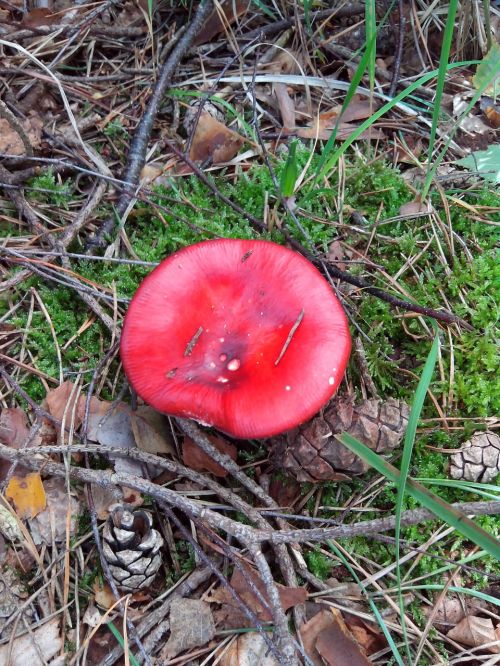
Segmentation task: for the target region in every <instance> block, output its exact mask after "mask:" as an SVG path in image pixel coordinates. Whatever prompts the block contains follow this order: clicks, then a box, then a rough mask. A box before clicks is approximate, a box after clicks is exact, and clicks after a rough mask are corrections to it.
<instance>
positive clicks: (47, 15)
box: [21, 7, 61, 28]
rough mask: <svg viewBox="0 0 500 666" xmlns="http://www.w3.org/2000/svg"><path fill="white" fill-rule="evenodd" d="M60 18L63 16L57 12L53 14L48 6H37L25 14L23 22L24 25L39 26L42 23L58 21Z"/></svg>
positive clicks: (49, 23) (48, 23)
mask: <svg viewBox="0 0 500 666" xmlns="http://www.w3.org/2000/svg"><path fill="white" fill-rule="evenodd" d="M60 20H61V17H60V16H58V15H57V14H53V13H52V12H51V10H50V9H49V8H48V7H35V8H34V9H32V10H31V11H29V12H26V14H24V16H23V18H22V20H21V23H22V24H23V26H29V27H32V28H39V27H41V26H42V25H51V24H52V23H58V22H59V21H60Z"/></svg>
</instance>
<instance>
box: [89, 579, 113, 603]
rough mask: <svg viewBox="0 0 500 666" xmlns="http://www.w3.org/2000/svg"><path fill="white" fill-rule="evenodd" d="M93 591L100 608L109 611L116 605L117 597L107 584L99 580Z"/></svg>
mask: <svg viewBox="0 0 500 666" xmlns="http://www.w3.org/2000/svg"><path fill="white" fill-rule="evenodd" d="M92 591H93V593H94V600H95V602H96V604H97V605H98V606H99V607H100V608H104V609H105V610H108V608H111V606H113V604H115V603H116V599H115V595H114V594H113V591H112V590H111V588H110V587H109V585H108V584H107V583H102V584H101V582H100V581H99V580H95V581H94V583H93V585H92Z"/></svg>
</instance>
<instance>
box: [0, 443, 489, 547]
mask: <svg viewBox="0 0 500 666" xmlns="http://www.w3.org/2000/svg"><path fill="white" fill-rule="evenodd" d="M56 449H57V450H58V452H63V451H68V452H74V453H78V452H83V451H88V452H92V453H95V454H96V455H102V453H103V448H102V446H79V445H72V446H71V447H52V446H47V447H45V446H43V447H32V448H30V449H28V450H25V451H22V450H16V449H11V448H10V447H9V446H6V445H5V444H0V458H3V459H5V460H10V461H11V462H14V461H15V460H18V461H20V462H22V464H23V465H24V466H26V467H29V468H30V469H33V470H39V469H42V468H43V470H44V472H45V473H46V474H49V475H54V476H62V477H65V475H66V474H67V469H66V467H65V466H64V465H63V464H61V463H56V462H54V461H52V460H50V459H49V458H42V456H43V454H44V453H50V452H51V451H53V450H56ZM106 452H109V453H110V454H112V455H113V456H120V457H125V458H126V457H129V456H130V457H131V458H132V459H135V458H136V457H137V452H134V451H133V450H131V449H127V450H124V449H117V448H107V449H106ZM139 453H140V459H141V460H144V461H147V462H148V463H151V464H154V465H158V466H159V467H162V466H164V465H165V464H166V463H168V461H166V460H165V459H163V458H160V457H159V456H155V455H153V454H150V453H149V454H147V453H144V452H139ZM34 454H36V456H37V457H35V455H34ZM38 456H39V457H38ZM69 476H70V477H71V478H73V479H75V480H77V481H81V482H83V483H95V484H97V485H99V486H102V487H110V486H113V485H119V486H127V487H129V488H132V489H134V490H138V491H139V492H141V493H145V494H147V495H150V496H151V497H153V498H155V499H157V500H158V501H162V502H166V503H167V504H168V505H169V506H171V507H174V508H177V509H180V510H181V511H184V512H185V513H187V514H192V515H193V516H195V517H197V518H201V519H203V520H204V521H205V522H206V523H207V524H208V525H210V526H211V527H213V528H214V529H222V530H224V531H225V532H227V533H228V534H230V535H231V536H233V537H235V538H236V539H238V540H239V541H240V542H241V543H242V544H243V545H245V546H247V547H248V545H249V544H252V543H253V544H259V543H264V542H268V543H270V544H287V543H304V542H306V541H313V542H318V543H321V542H324V541H326V540H329V539H345V538H351V537H353V536H360V535H365V536H368V535H372V534H380V533H381V532H389V531H391V530H393V529H394V527H395V525H396V517H395V516H387V517H385V518H375V519H373V520H366V521H361V522H358V523H355V524H353V525H337V526H334V527H318V528H311V529H299V530H272V529H271V528H268V529H267V530H261V529H254V528H252V527H249V526H248V525H243V524H242V523H239V522H237V521H234V520H232V519H231V518H226V517H225V516H221V515H219V514H218V513H217V512H216V511H215V510H213V509H208V508H206V506H204V505H202V504H200V503H199V502H197V501H196V500H193V499H190V498H188V497H183V496H182V495H180V494H179V493H177V492H175V491H173V490H170V489H169V488H165V487H162V486H158V485H157V484H155V483H152V482H151V481H148V480H147V479H144V478H142V477H138V476H133V475H132V474H123V473H117V472H114V473H113V472H112V471H109V470H94V469H85V468H82V467H71V468H70V470H69ZM451 506H452V507H453V509H455V510H457V511H460V512H461V513H462V514H464V515H472V516H481V515H482V516H485V515H497V514H500V500H492V501H490V502H463V503H459V502H458V503H455V504H451ZM429 520H438V519H437V518H436V516H435V515H434V514H433V513H432V512H431V511H429V510H428V509H410V510H408V511H404V512H403V513H402V515H401V526H402V527H408V526H410V525H418V524H419V523H421V522H425V521H429Z"/></svg>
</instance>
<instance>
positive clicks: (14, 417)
mask: <svg viewBox="0 0 500 666" xmlns="http://www.w3.org/2000/svg"><path fill="white" fill-rule="evenodd" d="M28 437H29V423H28V417H27V416H26V414H25V413H24V412H23V410H22V409H20V408H19V407H6V408H5V409H2V413H1V414H0V442H1V443H2V444H5V445H6V446H10V447H11V448H12V449H21V448H23V446H24V445H25V444H26V442H27V440H28ZM37 443H38V442H33V445H36V444H37ZM10 467H11V463H10V462H9V461H8V460H1V459H0V481H5V479H6V478H7V474H8V473H9V469H10ZM16 474H17V476H18V477H22V476H23V475H25V474H28V469H27V468H26V467H23V466H22V465H17V467H16Z"/></svg>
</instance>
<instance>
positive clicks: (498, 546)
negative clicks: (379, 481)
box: [338, 433, 500, 560]
mask: <svg viewBox="0 0 500 666" xmlns="http://www.w3.org/2000/svg"><path fill="white" fill-rule="evenodd" d="M338 439H339V441H341V442H342V444H344V445H345V446H347V448H348V449H350V450H351V451H353V452H354V453H355V454H356V455H358V456H359V457H360V458H362V459H363V460H364V461H365V462H367V463H368V464H369V465H370V466H371V467H373V468H374V469H376V470H377V472H379V473H380V474H383V475H384V476H385V477H386V478H387V479H389V481H392V483H397V482H398V480H399V477H400V472H399V470H398V469H397V468H396V467H394V465H391V463H390V462H388V461H387V460H384V458H382V456H379V455H378V454H377V453H375V452H374V451H372V450H371V449H369V448H368V447H367V446H366V445H365V444H362V443H361V442H360V441H359V440H357V439H356V438H355V437H353V436H352V435H349V434H348V433H343V434H342V435H340V436H339V437H338ZM405 490H406V492H407V493H408V495H410V496H411V497H413V498H414V499H416V500H417V501H418V502H420V504H422V506H424V507H425V508H426V509H429V511H432V513H433V514H434V515H435V516H436V517H437V518H439V519H441V520H442V521H444V522H445V523H448V524H449V525H451V526H453V527H454V528H455V529H456V530H457V532H460V534H462V535H463V536H464V537H465V538H466V539H469V540H470V541H472V542H473V543H475V544H476V545H477V546H479V548H482V549H483V550H485V551H486V552H487V553H489V554H490V555H492V556H493V557H495V558H496V559H497V560H500V542H499V541H498V540H497V539H495V537H493V536H492V535H491V534H489V533H488V532H486V530H483V528H482V527H479V525H476V523H474V522H473V521H472V520H471V519H470V518H468V517H467V516H466V515H465V514H463V513H462V512H461V511H459V510H458V509H455V508H454V507H453V506H451V505H450V504H448V502H445V500H443V499H441V498H440V497H438V496H437V495H435V494H434V493H433V492H431V491H430V490H427V488H424V486H422V485H421V484H420V483H417V481H415V480H414V479H411V478H408V479H407V481H406V487H405Z"/></svg>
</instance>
